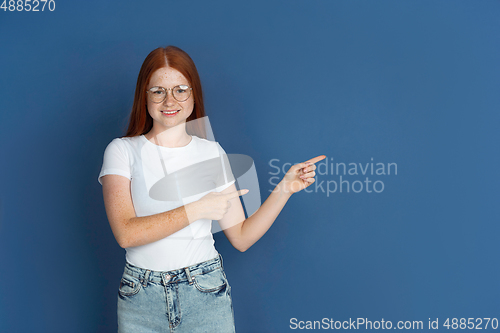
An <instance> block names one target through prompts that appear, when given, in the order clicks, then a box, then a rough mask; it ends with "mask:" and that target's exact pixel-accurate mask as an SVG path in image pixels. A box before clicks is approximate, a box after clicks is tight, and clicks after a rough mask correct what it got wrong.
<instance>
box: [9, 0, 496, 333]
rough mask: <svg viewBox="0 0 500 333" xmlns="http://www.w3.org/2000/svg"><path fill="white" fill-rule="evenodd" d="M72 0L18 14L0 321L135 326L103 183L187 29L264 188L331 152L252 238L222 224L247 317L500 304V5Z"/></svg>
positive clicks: (449, 312) (272, 321)
mask: <svg viewBox="0 0 500 333" xmlns="http://www.w3.org/2000/svg"><path fill="white" fill-rule="evenodd" d="M55 3H56V8H55V10H54V11H53V12H50V11H48V10H47V8H46V9H45V11H43V12H42V11H39V12H17V11H12V12H10V11H9V10H8V9H7V11H4V10H3V9H2V10H1V11H0V45H1V51H0V64H1V68H2V69H1V75H0V80H1V90H0V95H1V98H0V108H1V110H0V111H1V113H0V119H1V122H0V126H1V127H0V128H1V132H0V135H1V140H0V145H1V153H2V155H1V156H2V159H1V164H0V170H1V198H0V199H1V206H0V207H1V210H0V214H1V215H0V218H1V220H0V258H1V266H0V282H1V283H0V285H1V286H2V288H1V292H0V331H1V332H30V333H31V332H50V333H53V332H64V333H67V332H113V331H115V330H116V297H117V290H118V289H117V288H118V284H119V279H120V276H121V273H122V272H123V266H124V263H125V251H124V250H123V249H121V248H120V247H119V246H118V244H117V243H116V241H115V239H114V237H113V234H112V232H111V229H110V227H109V224H108V221H107V218H106V214H105V210H104V203H103V200H102V190H101V186H100V185H99V183H98V182H97V176H98V173H99V171H100V168H101V163H102V157H103V153H104V149H105V147H106V145H107V144H108V143H109V142H110V141H111V140H112V139H113V138H115V137H119V136H121V135H123V134H124V130H125V128H126V124H127V120H128V115H129V112H130V109H131V105H132V101H133V94H134V89H135V84H136V79H137V75H138V72H139V69H140V66H141V64H142V61H143V60H144V58H145V57H146V55H147V54H148V53H149V52H150V51H152V50H153V49H154V48H156V47H159V46H166V45H169V44H171V45H176V46H179V47H181V48H182V49H184V50H186V51H187V52H188V53H189V54H190V55H191V56H192V58H193V59H194V61H195V63H196V65H197V67H198V70H199V72H200V75H201V79H202V84H203V88H204V94H205V98H206V107H207V114H208V116H209V119H210V122H211V124H212V127H213V129H214V134H215V137H216V140H217V141H219V142H220V143H221V145H222V146H223V147H224V149H225V150H226V152H227V153H239V154H247V155H249V156H251V157H252V158H253V159H254V161H255V166H256V169H257V172H258V176H259V182H260V186H261V196H262V197H263V199H265V198H267V196H268V195H269V191H270V190H271V189H272V188H273V186H272V184H273V183H275V182H276V178H273V177H275V175H273V174H274V173H276V170H277V167H278V168H280V167H281V166H283V165H284V164H285V163H298V162H302V161H304V160H307V159H309V158H312V157H315V156H318V155H326V156H327V159H328V165H324V166H322V167H321V168H322V171H321V173H322V174H318V175H317V180H316V184H313V185H312V186H311V187H310V188H309V189H311V190H312V191H311V193H305V192H300V193H298V194H295V195H294V196H292V198H291V199H290V200H289V202H288V204H287V205H286V206H285V209H284V210H283V211H282V213H281V214H280V215H279V217H278V218H277V220H276V222H275V223H274V225H273V226H272V227H271V229H270V230H269V231H268V232H267V234H266V235H265V236H264V237H263V238H262V239H260V240H259V241H258V242H257V243H256V244H255V245H254V246H253V247H251V248H250V249H249V250H248V251H247V252H245V253H240V252H238V251H237V250H235V249H234V248H233V247H232V246H231V245H230V243H229V242H228V240H227V239H226V238H225V236H224V234H223V233H217V234H215V235H214V237H215V240H216V244H215V245H216V248H217V249H218V251H219V252H220V253H221V254H222V255H223V257H224V264H225V268H226V272H227V276H228V279H229V281H230V283H231V285H232V287H233V289H232V290H233V301H234V309H235V317H236V326H237V331H238V332H288V331H292V329H291V326H292V327H293V326H294V325H293V324H292V325H291V324H290V321H291V320H292V322H293V319H292V318H296V320H297V323H298V321H304V322H306V321H314V320H322V319H323V318H328V319H330V318H332V319H333V320H339V321H345V320H347V321H348V320H349V319H350V318H351V320H356V319H357V318H366V319H368V320H371V321H381V320H382V319H384V320H385V321H387V320H390V321H392V323H393V325H396V323H397V322H398V321H400V320H401V321H422V322H423V324H424V328H425V329H427V328H428V321H429V318H431V319H432V320H436V318H439V325H440V330H442V331H445V330H446V328H444V327H443V326H442V324H443V323H444V321H445V320H446V318H484V317H489V318H495V317H496V318H498V317H500V313H499V311H498V310H499V309H500V300H499V298H500V288H499V286H498V285H499V284H498V283H499V282H498V281H500V268H499V267H500V265H499V264H500V259H499V255H500V242H499V241H498V238H499V235H500V226H499V224H498V222H499V205H498V201H499V194H498V189H499V185H500V184H499V180H498V165H499V163H500V154H499V153H500V149H499V142H500V135H499V131H498V128H499V125H500V116H499V112H498V111H499V109H500V98H499V91H500V89H499V88H500V79H499V78H500V66H499V64H500V62H499V59H500V39H499V37H498V36H499V35H500V34H499V33H500V21H499V19H498V18H499V17H500V2H499V1H318V0H313V1H294V0H292V1H274V2H267V1H266V2H263V1H257V2H256V1H247V2H235V1H225V2H222V1H148V2H138V1H105V2H102V1H86V2H71V3H69V2H68V1H66V2H65V1H60V0H55ZM40 8H41V7H40ZM323 162H324V161H323ZM336 163H344V164H345V165H346V166H347V171H346V174H345V175H344V174H343V173H342V167H341V168H340V170H339V173H337V172H336V171H337V170H335V168H334V169H333V170H332V169H331V166H332V165H334V166H335V165H336ZM349 163H355V164H356V166H357V173H358V174H357V175H355V174H353V173H354V170H353V169H354V166H353V164H349ZM367 163H368V165H367ZM371 163H373V168H374V170H373V172H372V171H371ZM377 163H382V164H383V165H384V166H385V167H387V165H388V164H389V163H395V164H394V165H393V167H394V166H395V165H397V174H395V170H394V169H392V170H391V174H390V175H388V174H387V169H386V170H385V173H386V174H385V175H383V174H381V173H382V172H381V170H380V168H381V165H380V164H377ZM360 164H361V165H360ZM340 166H341V165H340ZM367 167H368V169H366V168H367ZM286 170H288V166H286V165H285V171H286ZM377 170H378V174H377ZM332 171H334V172H333V173H332ZM349 171H350V173H351V174H349ZM363 171H366V172H365V173H366V174H365V175H363V174H362V173H363ZM276 176H277V177H279V179H281V177H282V176H283V173H282V172H280V173H279V175H276ZM340 176H342V181H344V182H345V181H347V182H349V186H350V190H349V192H347V186H348V185H347V183H343V191H342V192H340V188H337V190H336V191H333V190H334V186H335V185H337V186H339V185H340V181H341V179H340ZM377 181H378V183H376V184H375V182H377ZM366 185H369V188H368V190H367V189H366ZM373 185H375V188H376V189H377V190H378V191H379V193H377V192H375V191H373V189H372V187H373ZM328 186H329V189H330V192H327V189H328ZM382 189H383V190H382ZM369 190H370V191H371V193H369V192H368V191H369ZM356 192H358V193H356ZM304 325H305V323H304ZM482 327H483V329H484V327H485V326H484V323H483V326H482ZM489 327H491V324H490V326H489Z"/></svg>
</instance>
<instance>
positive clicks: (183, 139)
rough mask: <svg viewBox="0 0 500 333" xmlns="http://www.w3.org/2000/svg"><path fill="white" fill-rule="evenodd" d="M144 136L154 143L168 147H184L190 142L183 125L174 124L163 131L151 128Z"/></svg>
mask: <svg viewBox="0 0 500 333" xmlns="http://www.w3.org/2000/svg"><path fill="white" fill-rule="evenodd" d="M144 136H145V137H146V139H148V140H149V141H151V142H153V143H154V144H156V145H158V146H163V147H168V148H178V147H184V146H186V145H188V144H189V142H191V136H190V135H189V134H187V132H186V127H185V126H175V127H173V128H169V129H167V130H163V131H157V130H156V131H155V130H154V129H151V131H149V132H148V133H147V134H144Z"/></svg>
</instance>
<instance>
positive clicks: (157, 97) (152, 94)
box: [148, 87, 167, 103]
mask: <svg viewBox="0 0 500 333" xmlns="http://www.w3.org/2000/svg"><path fill="white" fill-rule="evenodd" d="M148 96H149V99H150V100H151V101H152V102H154V103H161V102H162V101H163V100H164V99H165V96H167V92H166V91H165V89H163V88H162V87H153V88H151V89H149V91H148Z"/></svg>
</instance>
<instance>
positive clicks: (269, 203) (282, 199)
mask: <svg viewBox="0 0 500 333" xmlns="http://www.w3.org/2000/svg"><path fill="white" fill-rule="evenodd" d="M325 157H326V156H325V155H321V156H318V157H315V158H312V159H310V160H309V161H306V162H304V163H299V164H295V165H293V166H292V167H290V169H289V170H288V172H287V173H286V175H285V176H284V177H283V180H282V181H281V182H280V183H279V184H278V185H277V186H276V188H275V189H274V190H273V192H272V193H271V195H269V197H268V198H267V200H266V201H265V202H264V203H263V204H262V206H260V207H259V209H258V210H257V211H256V212H255V213H253V214H252V215H251V216H250V217H248V218H247V219H245V214H244V213H243V207H242V206H241V202H240V200H239V198H234V199H232V200H230V203H231V207H230V208H229V210H228V212H227V213H226V214H225V215H224V217H223V218H222V219H221V220H219V224H220V226H221V228H222V229H223V231H224V234H225V235H226V237H227V238H228V240H229V241H230V242H231V244H232V245H233V246H234V247H235V248H236V249H237V250H239V251H241V252H244V251H246V250H247V249H248V248H250V247H251V246H252V245H253V244H255V243H256V242H257V241H258V240H259V239H260V238H261V237H262V236H263V235H264V234H265V233H266V232H267V230H269V228H270V227H271V225H272V224H273V223H274V221H275V220H276V218H277V217H278V215H279V213H280V212H281V210H282V209H283V207H284V206H285V204H286V203H287V201H288V199H289V198H290V197H291V196H292V194H293V193H297V192H299V191H301V190H303V189H304V188H306V187H308V186H309V185H311V184H312V183H314V176H315V175H316V173H315V172H314V170H316V166H315V165H314V163H316V162H318V161H321V160H322V159H324V158H325ZM308 163H309V164H308ZM235 189H236V186H235V185H234V184H233V185H231V186H230V187H228V188H227V189H225V190H224V191H222V192H221V193H226V192H233V191H234V190H235Z"/></svg>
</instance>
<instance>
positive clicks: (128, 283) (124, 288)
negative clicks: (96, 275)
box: [118, 273, 141, 297]
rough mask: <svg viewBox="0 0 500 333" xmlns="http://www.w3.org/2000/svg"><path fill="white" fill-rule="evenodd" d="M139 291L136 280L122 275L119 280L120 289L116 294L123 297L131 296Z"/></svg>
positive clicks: (139, 285)
mask: <svg viewBox="0 0 500 333" xmlns="http://www.w3.org/2000/svg"><path fill="white" fill-rule="evenodd" d="M140 289H141V283H140V281H139V279H138V278H135V277H133V276H131V275H128V274H125V273H124V274H123V275H122V279H121V280H120V287H119V288H118V293H119V294H120V295H121V296H123V297H128V296H133V295H135V294H137V293H138V292H139V290H140Z"/></svg>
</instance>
